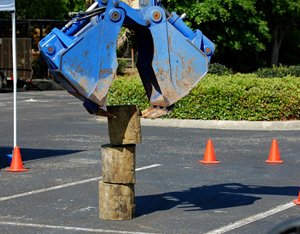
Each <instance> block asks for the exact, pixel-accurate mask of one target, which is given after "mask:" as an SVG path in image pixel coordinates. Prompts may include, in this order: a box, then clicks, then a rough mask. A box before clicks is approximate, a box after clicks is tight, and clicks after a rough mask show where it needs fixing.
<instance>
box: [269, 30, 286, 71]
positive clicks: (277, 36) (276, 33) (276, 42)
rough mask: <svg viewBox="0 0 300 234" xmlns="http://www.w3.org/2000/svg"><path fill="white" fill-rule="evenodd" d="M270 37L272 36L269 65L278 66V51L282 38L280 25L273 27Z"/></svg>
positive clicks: (282, 32)
mask: <svg viewBox="0 0 300 234" xmlns="http://www.w3.org/2000/svg"><path fill="white" fill-rule="evenodd" d="M272 36H273V45H272V55H271V65H275V66H278V63H279V51H280V47H281V45H282V41H283V37H284V30H283V28H282V26H281V25H276V26H275V27H274V29H273V32H272Z"/></svg>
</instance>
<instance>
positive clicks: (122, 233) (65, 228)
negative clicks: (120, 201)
mask: <svg viewBox="0 0 300 234" xmlns="http://www.w3.org/2000/svg"><path fill="white" fill-rule="evenodd" d="M0 225H10V226H14V227H16V226H17V227H32V228H47V229H57V230H65V231H78V232H94V233H95V232H96V233H116V234H154V233H149V232H130V231H118V230H106V229H92V228H80V227H69V226H55V225H43V224H35V223H20V222H0Z"/></svg>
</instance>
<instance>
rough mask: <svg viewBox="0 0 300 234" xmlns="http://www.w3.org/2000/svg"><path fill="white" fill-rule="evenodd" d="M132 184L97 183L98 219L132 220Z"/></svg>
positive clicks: (133, 202) (133, 204)
mask: <svg viewBox="0 0 300 234" xmlns="http://www.w3.org/2000/svg"><path fill="white" fill-rule="evenodd" d="M134 213H135V201H134V184H109V183H104V182H103V181H100V182H99V217H100V219H105V220H128V219H133V218H134Z"/></svg>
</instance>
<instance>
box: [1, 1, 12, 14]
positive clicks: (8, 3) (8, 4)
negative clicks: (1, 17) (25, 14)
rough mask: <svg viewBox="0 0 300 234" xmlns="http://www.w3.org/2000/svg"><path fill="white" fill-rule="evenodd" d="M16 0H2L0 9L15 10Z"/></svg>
mask: <svg viewBox="0 0 300 234" xmlns="http://www.w3.org/2000/svg"><path fill="white" fill-rule="evenodd" d="M15 9H16V8H15V0H0V11H15Z"/></svg>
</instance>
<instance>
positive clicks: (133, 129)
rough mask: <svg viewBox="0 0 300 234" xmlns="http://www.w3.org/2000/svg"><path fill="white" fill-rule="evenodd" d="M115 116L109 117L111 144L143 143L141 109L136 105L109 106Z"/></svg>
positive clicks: (109, 110)
mask: <svg viewBox="0 0 300 234" xmlns="http://www.w3.org/2000/svg"><path fill="white" fill-rule="evenodd" d="M107 111H108V112H109V113H110V114H112V115H114V116H115V118H108V132H109V138H110V143H111V145H130V144H138V143H141V138H142V136H141V123H140V111H139V109H138V108H137V107H136V106H134V105H125V106H107Z"/></svg>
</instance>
